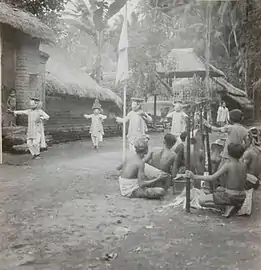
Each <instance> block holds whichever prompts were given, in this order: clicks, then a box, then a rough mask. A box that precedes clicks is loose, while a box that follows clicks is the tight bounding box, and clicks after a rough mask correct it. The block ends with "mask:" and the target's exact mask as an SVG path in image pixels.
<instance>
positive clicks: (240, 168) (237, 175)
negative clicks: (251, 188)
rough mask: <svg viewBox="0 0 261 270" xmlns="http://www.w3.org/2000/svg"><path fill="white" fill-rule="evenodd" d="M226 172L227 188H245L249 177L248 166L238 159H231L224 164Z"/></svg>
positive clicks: (239, 189)
mask: <svg viewBox="0 0 261 270" xmlns="http://www.w3.org/2000/svg"><path fill="white" fill-rule="evenodd" d="M224 167H225V168H224V174H226V175H227V177H226V180H227V182H226V188H227V189H230V190H237V191H243V190H245V182H246V177H247V171H246V166H245V164H244V163H243V162H241V161H238V160H234V159H232V160H230V162H228V163H226V164H225V165H224Z"/></svg>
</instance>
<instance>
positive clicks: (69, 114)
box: [41, 46, 122, 141]
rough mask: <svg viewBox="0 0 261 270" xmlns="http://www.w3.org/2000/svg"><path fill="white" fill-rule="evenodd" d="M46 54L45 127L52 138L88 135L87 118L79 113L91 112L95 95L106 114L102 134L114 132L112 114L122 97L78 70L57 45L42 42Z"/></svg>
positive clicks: (61, 138) (116, 111) (114, 126)
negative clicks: (47, 44) (51, 45)
mask: <svg viewBox="0 0 261 270" xmlns="http://www.w3.org/2000/svg"><path fill="white" fill-rule="evenodd" d="M41 49H42V50H43V51H44V52H45V54H46V53H47V54H49V55H50V58H49V60H48V62H47V65H46V74H45V83H44V89H45V95H46V98H45V102H46V104H45V109H46V111H47V112H48V114H49V115H50V120H49V121H48V122H47V124H46V131H47V132H48V133H50V134H51V135H52V137H53V139H54V141H61V140H63V141H65V140H73V139H80V138H82V137H86V136H89V133H88V130H89V127H90V121H89V120H86V119H85V118H84V117H83V114H91V113H92V104H93V102H94V100H95V98H98V99H99V100H100V103H101V105H102V108H103V113H104V114H106V115H107V116H108V118H107V119H106V120H105V122H104V126H105V135H106V134H107V135H112V133H117V124H116V121H115V119H114V118H113V115H120V114H121V107H122V101H121V98H120V97H118V96H117V95H116V94H115V93H114V92H112V91H111V90H109V89H107V88H103V87H101V86H100V85H98V84H97V83H96V82H95V80H93V79H92V78H91V77H90V76H89V75H88V74H87V73H85V72H84V71H82V70H81V69H80V68H79V67H78V66H77V65H76V64H75V63H74V62H73V61H72V60H70V59H69V57H68V56H66V55H65V54H64V53H62V52H61V50H60V49H57V48H52V47H47V46H42V48H41Z"/></svg>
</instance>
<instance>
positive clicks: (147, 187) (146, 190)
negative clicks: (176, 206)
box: [117, 138, 165, 199]
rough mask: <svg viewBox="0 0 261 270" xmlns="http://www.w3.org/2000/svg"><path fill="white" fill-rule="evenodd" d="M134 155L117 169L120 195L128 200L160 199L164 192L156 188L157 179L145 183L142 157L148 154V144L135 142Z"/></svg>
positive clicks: (140, 141)
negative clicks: (118, 171)
mask: <svg viewBox="0 0 261 270" xmlns="http://www.w3.org/2000/svg"><path fill="white" fill-rule="evenodd" d="M134 146H135V150H136V154H135V155H131V156H129V157H127V158H126V160H125V162H124V163H123V164H122V165H120V166H119V167H117V169H118V170H121V175H120V177H119V184H120V190H121V195H122V196H124V197H128V198H146V199H161V198H162V197H163V196H164V195H165V190H164V189H163V188H161V187H157V182H158V179H153V180H150V181H145V171H144V170H145V163H144V161H143V158H144V156H145V155H146V154H147V153H148V142H147V141H146V140H145V139H144V138H142V139H139V140H137V141H136V142H135V145H134Z"/></svg>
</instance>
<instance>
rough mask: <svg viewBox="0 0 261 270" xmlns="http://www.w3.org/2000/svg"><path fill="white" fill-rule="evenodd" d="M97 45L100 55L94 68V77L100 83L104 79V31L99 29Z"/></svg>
mask: <svg viewBox="0 0 261 270" xmlns="http://www.w3.org/2000/svg"><path fill="white" fill-rule="evenodd" d="M97 41H98V42H97V43H98V44H97V45H98V55H97V57H96V60H95V65H94V70H93V76H92V77H93V78H94V80H95V81H96V82H97V83H98V84H100V82H101V80H102V56H101V55H102V48H103V31H101V32H98V31H97Z"/></svg>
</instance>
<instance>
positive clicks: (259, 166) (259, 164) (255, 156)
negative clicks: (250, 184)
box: [243, 146, 261, 178]
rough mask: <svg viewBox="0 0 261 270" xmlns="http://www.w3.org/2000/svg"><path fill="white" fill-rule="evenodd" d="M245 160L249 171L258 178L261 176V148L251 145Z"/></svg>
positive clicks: (245, 154)
mask: <svg viewBox="0 0 261 270" xmlns="http://www.w3.org/2000/svg"><path fill="white" fill-rule="evenodd" d="M243 161H244V162H245V164H246V166H247V173H249V174H252V175H254V176H255V177H257V178H260V177H261V148H260V147H257V146H251V147H249V148H248V149H247V150H246V152H245V153H244V155H243Z"/></svg>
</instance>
